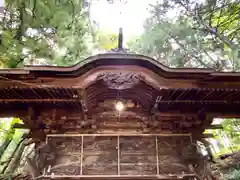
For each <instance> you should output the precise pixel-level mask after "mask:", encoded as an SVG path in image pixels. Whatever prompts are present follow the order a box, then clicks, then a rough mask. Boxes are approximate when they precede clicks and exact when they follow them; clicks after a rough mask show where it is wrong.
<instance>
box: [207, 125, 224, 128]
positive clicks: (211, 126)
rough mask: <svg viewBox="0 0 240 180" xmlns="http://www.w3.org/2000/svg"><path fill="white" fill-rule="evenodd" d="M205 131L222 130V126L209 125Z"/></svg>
mask: <svg viewBox="0 0 240 180" xmlns="http://www.w3.org/2000/svg"><path fill="white" fill-rule="evenodd" d="M206 129H223V126H222V125H221V124H211V125H210V126H207V127H206Z"/></svg>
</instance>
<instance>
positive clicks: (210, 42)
mask: <svg viewBox="0 0 240 180" xmlns="http://www.w3.org/2000/svg"><path fill="white" fill-rule="evenodd" d="M239 6H240V4H239V3H238V2H237V1H230V0H211V1H204V2H203V3H201V4H199V2H198V1H194V0H163V1H161V2H160V1H159V2H158V3H156V4H153V5H151V7H150V13H151V16H150V17H149V18H147V19H146V21H145V25H144V29H145V31H144V33H143V34H142V35H141V36H140V37H137V38H135V39H133V40H132V41H131V42H129V47H130V48H131V49H133V50H135V51H136V52H139V53H143V54H146V55H150V56H152V57H154V58H156V59H158V60H159V61H161V62H162V63H164V64H165V65H169V66H171V67H207V68H215V69H216V70H221V71H222V70H228V71H236V70H238V69H239V57H240V56H239V55H240V53H239V43H238V42H239V34H240V29H239V22H240V19H239V10H240V9H239Z"/></svg>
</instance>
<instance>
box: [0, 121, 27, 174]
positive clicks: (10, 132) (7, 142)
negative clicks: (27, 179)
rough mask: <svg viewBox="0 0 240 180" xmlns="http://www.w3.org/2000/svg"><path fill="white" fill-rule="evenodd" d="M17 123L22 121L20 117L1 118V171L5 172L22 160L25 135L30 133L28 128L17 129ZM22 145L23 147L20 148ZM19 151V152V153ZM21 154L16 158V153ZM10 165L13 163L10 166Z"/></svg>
mask: <svg viewBox="0 0 240 180" xmlns="http://www.w3.org/2000/svg"><path fill="white" fill-rule="evenodd" d="M16 123H22V121H21V120H20V119H19V118H3V119H0V135H1V143H0V151H1V153H0V172H1V173H4V172H5V170H10V171H11V169H13V168H15V169H16V166H17V164H18V163H19V161H20V158H21V153H22V151H23V148H24V147H23V145H22V140H23V135H24V134H25V133H28V130H22V129H15V128H13V125H14V124H16ZM19 147H22V148H19ZM17 152H18V153H17ZM15 154H19V156H18V158H15V161H13V162H12V159H14V155H15ZM8 165H11V166H10V168H8Z"/></svg>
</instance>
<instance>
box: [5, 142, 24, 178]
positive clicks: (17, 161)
mask: <svg viewBox="0 0 240 180" xmlns="http://www.w3.org/2000/svg"><path fill="white" fill-rule="evenodd" d="M24 148H25V143H24V141H22V142H21V143H20V145H19V146H18V148H17V151H16V153H15V157H14V158H13V159H12V161H11V163H10V164H9V166H8V167H7V169H6V173H14V172H15V170H16V169H17V167H18V165H19V164H20V160H21V157H22V154H23V151H24Z"/></svg>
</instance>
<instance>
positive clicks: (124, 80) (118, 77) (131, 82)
mask: <svg viewBox="0 0 240 180" xmlns="http://www.w3.org/2000/svg"><path fill="white" fill-rule="evenodd" d="M141 79H143V77H142V75H140V74H136V73H131V72H105V73H102V74H100V75H98V77H97V80H103V81H104V83H105V84H106V85H107V86H108V87H109V88H110V89H119V90H120V89H128V88H132V87H133V86H135V85H137V84H138V83H139V82H140V80H141Z"/></svg>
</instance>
